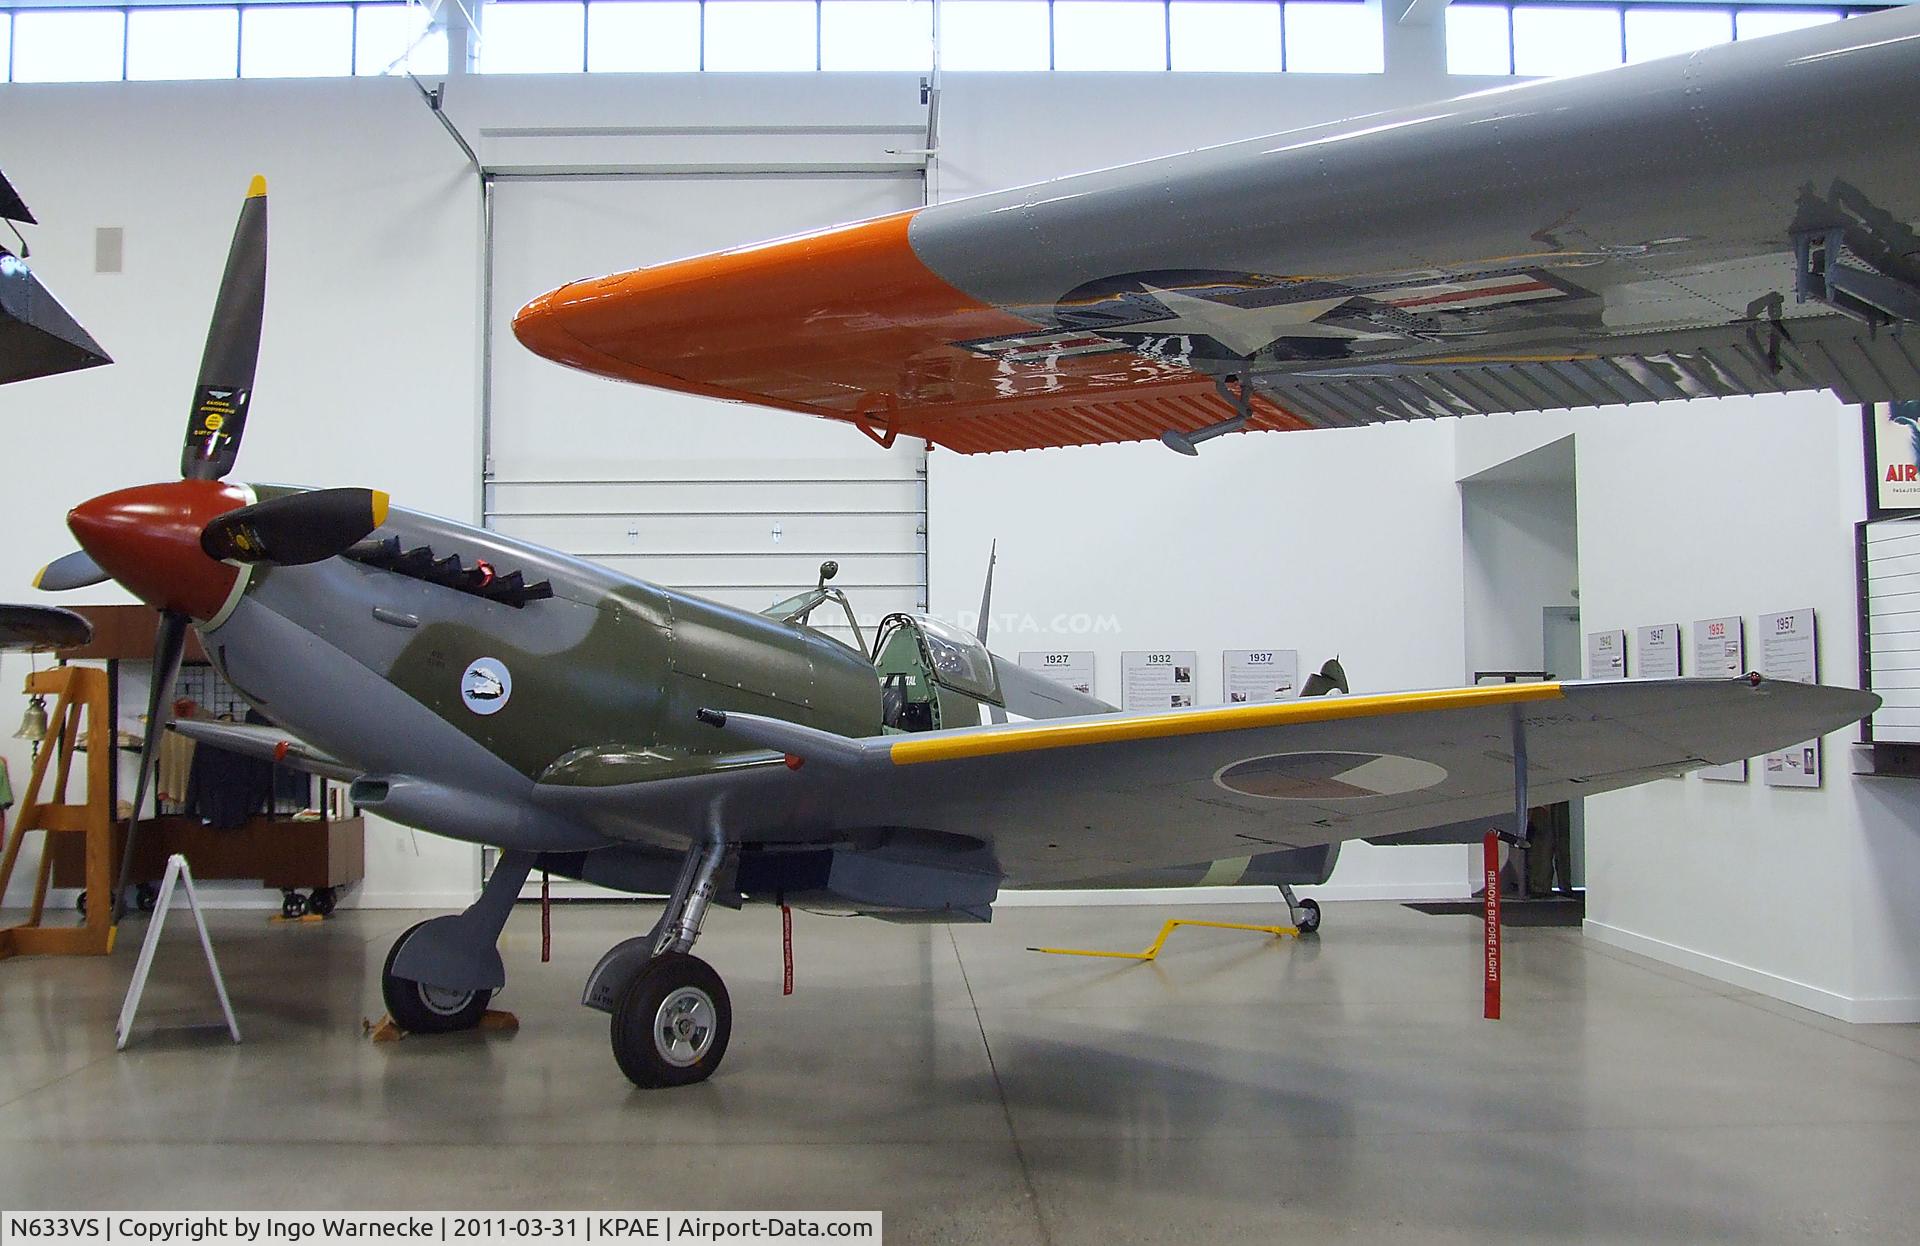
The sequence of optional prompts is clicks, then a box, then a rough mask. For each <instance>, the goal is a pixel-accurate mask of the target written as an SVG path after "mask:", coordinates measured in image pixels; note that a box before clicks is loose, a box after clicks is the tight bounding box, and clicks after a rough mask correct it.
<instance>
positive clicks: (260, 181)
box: [247, 173, 267, 199]
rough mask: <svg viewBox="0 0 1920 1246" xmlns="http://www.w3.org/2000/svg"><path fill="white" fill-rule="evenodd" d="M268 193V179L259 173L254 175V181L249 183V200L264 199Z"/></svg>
mask: <svg viewBox="0 0 1920 1246" xmlns="http://www.w3.org/2000/svg"><path fill="white" fill-rule="evenodd" d="M266 193H267V179H266V178H264V177H262V176H261V175H260V174H258V173H256V174H254V175H253V180H252V181H251V182H248V183H247V198H249V199H262V198H265V197H266Z"/></svg>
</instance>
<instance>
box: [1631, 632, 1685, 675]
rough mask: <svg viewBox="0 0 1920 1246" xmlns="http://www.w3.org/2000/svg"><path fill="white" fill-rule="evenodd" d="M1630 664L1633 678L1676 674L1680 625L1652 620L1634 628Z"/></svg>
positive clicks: (1677, 673) (1678, 669)
mask: <svg viewBox="0 0 1920 1246" xmlns="http://www.w3.org/2000/svg"><path fill="white" fill-rule="evenodd" d="M1633 666H1634V677H1635V678H1637V679H1678V678H1680V625H1679V624H1678V623H1655V624H1653V625H1652V626H1651V627H1638V628H1635V629H1634V632H1633Z"/></svg>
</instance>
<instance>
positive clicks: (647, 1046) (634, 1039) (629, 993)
mask: <svg viewBox="0 0 1920 1246" xmlns="http://www.w3.org/2000/svg"><path fill="white" fill-rule="evenodd" d="M732 1034H733V1002H732V1001H731V1000H730V999H728V997H727V988H726V984H725V983H723V982H721V981H720V975H719V974H717V973H715V972H714V970H713V966H711V965H709V964H707V962H705V961H703V960H701V959H700V958H699V957H697V956H688V955H685V954H684V953H680V952H665V953H662V954H661V955H659V956H656V957H654V958H653V959H652V960H651V961H649V962H648V963H647V966H646V968H644V969H642V970H641V971H640V972H639V973H637V974H635V975H634V978H633V981H632V982H631V983H629V984H628V985H627V989H626V990H625V991H624V992H623V993H622V994H621V996H620V1001H619V1003H618V1004H617V1005H616V1006H615V1007H614V1011H613V1024H612V1039H613V1058H614V1059H615V1060H616V1061H618V1062H619V1064H620V1071H621V1072H622V1073H625V1074H626V1075H627V1080H628V1081H630V1082H632V1083H633V1084H634V1085H636V1086H639V1087H642V1088H643V1089H648V1090H651V1089H655V1088H658V1087H662V1086H691V1085H692V1084H693V1083H695V1082H703V1081H705V1080H707V1079H708V1078H709V1077H712V1076H713V1072H714V1070H715V1069H717V1068H719V1067H720V1061H721V1059H722V1058H723V1057H724V1056H725V1055H726V1054H727V1040H728V1039H729V1038H731V1037H732Z"/></svg>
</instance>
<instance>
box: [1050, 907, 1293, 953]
mask: <svg viewBox="0 0 1920 1246" xmlns="http://www.w3.org/2000/svg"><path fill="white" fill-rule="evenodd" d="M1179 926H1206V927H1209V928H1211V929H1213V930H1251V931H1254V932H1256V933H1258V934H1268V935H1272V936H1273V937H1274V938H1276V939H1278V938H1284V937H1286V936H1287V935H1294V936H1298V935H1299V933H1300V929H1299V927H1297V926H1249V925H1246V924H1244V923H1242V922H1203V921H1193V920H1190V919H1188V918H1184V917H1176V918H1173V919H1172V920H1170V921H1168V922H1167V924H1166V925H1164V926H1162V927H1160V936H1159V937H1158V938H1156V939H1155V940H1154V941H1153V942H1152V943H1151V944H1149V945H1148V947H1147V950H1146V951H1144V952H1096V951H1092V950H1090V949H1087V948H1077V947H1030V948H1028V949H1027V951H1029V952H1045V953H1046V954H1047V955H1049V956H1104V957H1107V958H1108V959H1110V960H1153V959H1155V958H1157V957H1158V956H1159V955H1160V949H1161V948H1163V947H1165V946H1166V943H1167V936H1168V935H1170V934H1172V933H1173V932H1174V929H1175V928H1176V927H1179Z"/></svg>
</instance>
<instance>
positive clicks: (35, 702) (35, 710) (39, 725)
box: [13, 695, 47, 744]
mask: <svg viewBox="0 0 1920 1246" xmlns="http://www.w3.org/2000/svg"><path fill="white" fill-rule="evenodd" d="M13 738H14V739H16V740H26V741H28V742H30V743H33V744H38V743H40V741H42V740H44V739H46V738H47V699H46V698H45V697H43V696H38V695H36V696H35V697H34V698H33V699H32V700H31V701H28V702H27V712H26V713H25V714H23V715H21V716H20V730H18V731H16V732H14V733H13Z"/></svg>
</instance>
